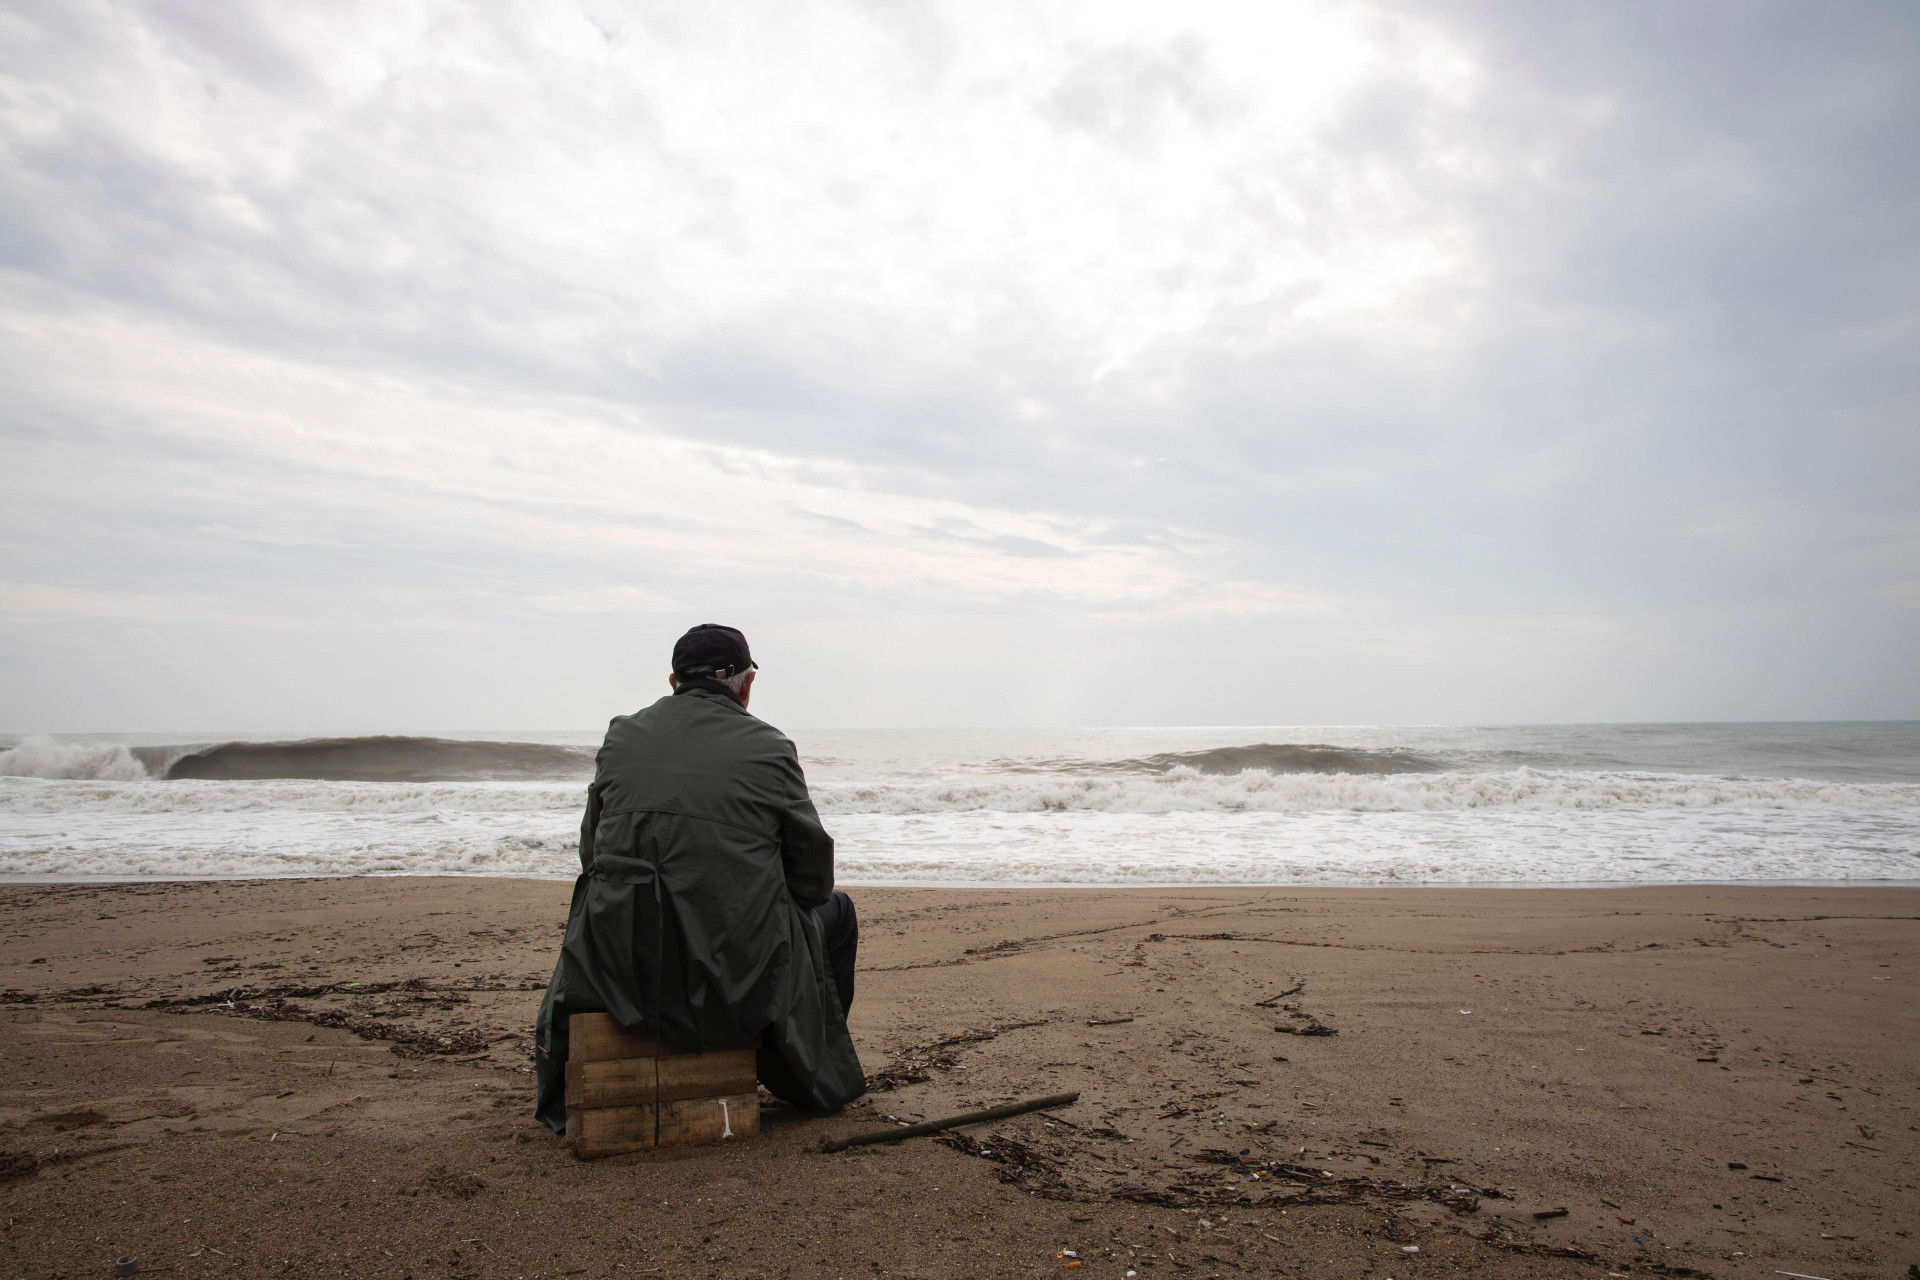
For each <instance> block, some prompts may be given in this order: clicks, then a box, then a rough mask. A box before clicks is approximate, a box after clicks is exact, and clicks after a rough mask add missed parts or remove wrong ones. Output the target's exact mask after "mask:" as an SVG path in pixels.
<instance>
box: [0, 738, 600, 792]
mask: <svg viewBox="0 0 1920 1280" xmlns="http://www.w3.org/2000/svg"><path fill="white" fill-rule="evenodd" d="M592 773H593V752H592V751H591V750H589V749H586V748H582V747H567V746H553V745H549V744H547V743H540V742H466V741H459V740H455V739H450V738H415V737H372V738H303V739H300V740H298V741H294V742H216V743H195V744H180V745H174V746H161V747H146V746H138V747H127V746H122V745H120V744H119V743H101V742H58V741H55V740H54V739H52V738H29V739H27V740H26V741H25V742H22V743H21V744H20V745H19V746H17V747H13V748H11V749H9V750H6V751H0V777H15V778H67V779H83V780H95V781H106V782H132V781H136V780H138V779H142V778H157V779H165V780H168V781H177V780H197V781H220V782H242V781H254V782H257V781H266V780H273V779H286V778H298V779H306V780H310V781H316V782H523V781H524V782H537V781H549V780H555V781H557V780H560V779H568V778H579V779H583V780H584V779H586V778H588V777H590V776H591V775H592Z"/></svg>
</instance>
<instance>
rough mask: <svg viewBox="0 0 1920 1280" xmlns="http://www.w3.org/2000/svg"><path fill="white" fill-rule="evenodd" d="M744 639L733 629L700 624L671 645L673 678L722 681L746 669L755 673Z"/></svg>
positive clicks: (756, 666) (710, 623)
mask: <svg viewBox="0 0 1920 1280" xmlns="http://www.w3.org/2000/svg"><path fill="white" fill-rule="evenodd" d="M759 666H760V664H759V663H757V662H755V661H754V660H753V653H752V651H751V650H749V649H748V648H747V638H746V636H744V635H742V634H741V633H740V631H739V630H738V629H737V628H735V627H723V626H721V625H720V624H719V623H717V622H703V623H701V624H700V625H699V626H697V627H693V628H690V629H689V630H688V631H687V634H685V635H683V636H681V637H680V638H679V639H678V640H676V641H675V642H674V645H673V674H674V675H676V676H711V677H713V678H714V679H715V680H725V679H728V678H729V677H732V676H736V675H739V674H740V673H741V672H742V671H745V670H747V669H748V668H754V669H758V668H759Z"/></svg>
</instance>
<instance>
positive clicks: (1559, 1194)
mask: <svg viewBox="0 0 1920 1280" xmlns="http://www.w3.org/2000/svg"><path fill="white" fill-rule="evenodd" d="M568 890H569V886H567V885H565V884H556V883H548V882H534V881H505V880H458V879H379V880H322V881H267V882H244V883H232V882H229V883H217V884H216V883H169V884H115V885H107V884H63V885H20V884H13V885H6V886H0V919H4V922H5V928H4V929H0V968H3V969H4V977H3V978H0V987H4V988H5V994H4V997H3V998H4V1004H0V1061H3V1062H4V1066H5V1073H4V1078H0V1152H3V1153H4V1155H0V1202H3V1203H0V1216H3V1217H4V1220H5V1223H4V1230H3V1231H0V1276H4V1277H6V1278H7V1280H11V1278H12V1277H15V1276H36V1277H41V1276H56V1277H58V1276H75V1277H78V1276H88V1275H109V1274H111V1264H112V1262H113V1260H114V1259H115V1258H116V1257H119V1256H121V1255H124V1254H134V1255H138V1257H139V1258H140V1261H141V1265H142V1268H143V1269H146V1270H150V1269H155V1268H160V1267H170V1268H172V1271H171V1272H170V1273H169V1280H185V1278H187V1277H193V1276H202V1275H205V1276H268V1275H283V1274H284V1275H308V1276H318V1275H325V1276H334V1275H341V1276H361V1275H366V1276H393V1277H404V1276H413V1277H422V1278H424V1277H429V1276H433V1277H486V1278H489V1280H491V1278H495V1277H532V1276H563V1275H580V1276H642V1275H659V1276H682V1275H687V1276H706V1275H712V1276H742V1277H744V1276H843V1277H844V1276H863V1277H864V1276H882V1275H887V1276H924V1277H948V1276H968V1277H974V1276H983V1277H984V1276H1002V1275H1023V1276H1024V1275H1034V1274H1052V1273H1059V1274H1062V1275H1066V1274H1069V1273H1071V1274H1075V1275H1085V1276H1113V1277H1124V1276H1125V1275H1126V1274H1127V1273H1128V1272H1129V1271H1132V1272H1136V1273H1137V1274H1138V1276H1140V1277H1156V1276H1157V1277H1170V1276H1191V1277H1204V1276H1222V1277H1230V1276H1236V1275H1286V1276H1294V1275H1298V1276H1313V1277H1347V1276H1355V1277H1357V1276H1375V1277H1398V1278H1399V1280H1412V1278H1414V1277H1423V1276H1451V1275H1456V1274H1468V1273H1471V1274H1472V1275H1474V1276H1477V1277H1489V1278H1491V1277H1506V1276H1514V1277H1519V1276H1588V1277H1598V1276H1604V1275H1606V1274H1608V1273H1609V1272H1612V1273H1614V1274H1625V1275H1633V1274H1641V1275H1644V1274H1648V1273H1653V1274H1660V1273H1662V1272H1663V1271H1664V1273H1665V1274H1707V1275H1712V1276H1727V1277H1732V1276H1771V1275H1773V1274H1774V1273H1775V1272H1776V1271H1777V1270H1785V1271H1792V1272H1799V1273H1803V1274H1808V1275H1814V1276H1822V1277H1830V1278H1832V1280H1841V1278H1842V1277H1847V1278H1852V1277H1863V1278H1864V1277H1896V1276H1905V1275H1907V1274H1908V1268H1909V1266H1910V1265H1913V1264H1916V1263H1920V1240H1917V1239H1916V1238H1915V1236H1914V1234H1913V1233H1914V1232H1915V1231H1916V1229H1920V1192H1916V1189H1915V1184H1916V1182H1917V1181H1920V1178H1916V1165H1915V1161H1916V1156H1920V1112H1916V1109H1915V1108H1916V1104H1920V1050H1916V1047H1915V1046H1916V1045H1920V1000H1917V999H1916V987H1915V979H1916V977H1920V892H1915V891H1911V890H1898V889H1806V888H1772V889H1752V888H1686V889H1641V890H1611V889H1590V890H1422V889H1400V890H1321V891H1280V890H1271V891H1263V890H1257V889H1215V890H1166V891H1158V890H1125V891H1114V890H1071V891H1069V890H1003V891H961V890H906V889H865V890H856V893H855V896H856V901H857V902H858V903H859V906H860V909H861V914H862V953H861V973H860V978H859V983H860V986H859V996H858V999H857V1001H856V1004H855V1008H854V1011H853V1018H852V1023H853V1028H854V1033H855V1039H856V1042H857V1044H858V1046H859V1049H860V1053H861V1057H862V1060H863V1061H864V1062H865V1064H866V1067H867V1070H868V1073H869V1077H870V1079H871V1080H872V1081H873V1082H874V1084H875V1088H876V1091H875V1092H874V1093H873V1094H872V1095H870V1097H869V1098H868V1099H866V1100H864V1101H863V1102H862V1103H860V1104H858V1105H857V1106H855V1107H853V1108H850V1109H849V1110H848V1111H847V1112H846V1113H844V1114H842V1115H839V1116H831V1117H819V1116H812V1115H805V1114H801V1113H798V1112H794V1111H791V1110H787V1109H785V1108H780V1107H772V1108H770V1109H768V1110H767V1112H766V1114H765V1130H764V1132H763V1133H762V1134H761V1135H760V1136H759V1137H757V1138H754V1139H751V1140H745V1141H739V1142H734V1143H729V1144H726V1145H724V1146H720V1147H712V1148H698V1149H678V1150H671V1151H661V1152H649V1153H639V1154H634V1155H628V1156H618V1157H614V1158H612V1159H608V1160H603V1161H598V1162H592V1163H581V1162H578V1161H575V1160H574V1159H573V1158H572V1157H571V1156H570V1155H569V1154H568V1153H567V1152H566V1150H565V1149H564V1148H563V1147H562V1146H561V1145H560V1143H559V1142H558V1140H557V1139H555V1138H554V1137H553V1136H552V1135H551V1134H549V1133H548V1132H547V1131H546V1130H545V1129H544V1128H542V1127H540V1126H538V1125H537V1124H535V1123H534V1121H533V1120H532V1117H531V1114H530V1111H531V1085H532V1077H531V1074H530V1072H529V1067H530V1058H529V1056H528V1052H529V1046H530V1037H529V1034H528V1033H529V1031H530V1028H531V1023H532V1019H533V1013H534V1009H535V1007H536V1005H537V1004H538V1001H539V998H540V990H541V988H542V987H543V986H544V983H545V979H546V975H547V972H548V969H549V968H550V966H551V964H552V959H553V950H554V947H555V945H556V943H557V940H558V938H559V934H560V930H561V927H562V924H563V921H564V916H565V912H566V906H567V897H568ZM354 984H358V985H354ZM1295 987H1297V988H1298V990H1297V991H1295V992H1294V993H1293V994H1281V993H1284V992H1286V991H1288V990H1289V989H1290V988H1295ZM1263 1001H1264V1002H1266V1003H1265V1004H1263V1003H1262V1002H1263ZM1314 1031H1322V1032H1331V1033H1333V1034H1297V1033H1300V1032H1314ZM1067 1089H1077V1090H1079V1091H1081V1095H1082V1096H1081V1100H1080V1102H1079V1103H1078V1104H1077V1105H1075V1106H1072V1107H1069V1108H1066V1109H1064V1110H1061V1111H1058V1112H1055V1113H1053V1115H1052V1117H1048V1116H1028V1117H1023V1118H1021V1119H1017V1120H1013V1121H1008V1122H1004V1123H1001V1124H997V1125H989V1126H985V1127H983V1128H980V1129H974V1130H968V1131H965V1133H964V1135H963V1136H961V1137H960V1138H957V1139H955V1140H954V1141H953V1142H952V1143H951V1144H943V1143H940V1142H937V1141H932V1140H926V1139H921V1140H915V1141H912V1142H909V1143H905V1144H902V1145H899V1146H885V1147H868V1148H862V1149H857V1150H854V1151H849V1152H846V1153H842V1154H837V1155H825V1154H822V1153H821V1152H820V1151H819V1150H818V1146H819V1143H820V1141H821V1139H823V1138H827V1137H832V1136H838V1135H843V1134H846V1133H851V1132H855V1131H859V1130H863V1129H866V1128H869V1127H871V1126H874V1125H876V1124H883V1123H885V1122H886V1119H885V1118H886V1117H898V1118H901V1119H920V1118H924V1117H929V1116H939V1115H944V1114H948V1113H951V1112H954V1111H959V1110H964V1109H969V1108H972V1107H977V1106H989V1105H993V1104H995V1103H998V1102H1002V1101H1005V1100H1008V1099H1011V1098H1016V1097H1025V1096H1033V1095H1039V1094H1047V1093H1055V1092H1060V1091H1062V1090H1067ZM1561 1209H1564V1210H1565V1211H1566V1212H1565V1214H1564V1215H1561V1216H1554V1217H1544V1218H1543V1217H1536V1216H1535V1215H1536V1214H1541V1213H1547V1212H1551V1211H1557V1210H1561ZM1068 1250H1071V1251H1072V1253H1073V1256H1071V1257H1069V1256H1066V1251H1068ZM1075 1263H1078V1264H1080V1265H1078V1266H1075V1265H1073V1264H1075Z"/></svg>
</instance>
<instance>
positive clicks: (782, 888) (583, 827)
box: [535, 623, 866, 1132]
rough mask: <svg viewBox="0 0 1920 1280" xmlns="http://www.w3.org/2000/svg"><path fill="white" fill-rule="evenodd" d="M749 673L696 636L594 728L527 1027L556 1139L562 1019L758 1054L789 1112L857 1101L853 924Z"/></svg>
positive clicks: (862, 1085) (712, 637)
mask: <svg viewBox="0 0 1920 1280" xmlns="http://www.w3.org/2000/svg"><path fill="white" fill-rule="evenodd" d="M758 669H759V664H758V663H756V662H754V660H753V655H752V653H751V652H750V651H749V650H748V648H747V638H746V637H745V636H744V635H742V634H741V633H740V632H738V631H736V630H735V629H733V628H732V627H722V626H718V625H715V624H712V623H706V624H703V625H701V626H697V627H694V628H693V629H692V630H690V631H688V632H687V633H686V634H685V635H684V636H681V637H680V640H679V642H678V643H677V644H675V645H674V647H673V674H672V675H670V676H669V677H668V678H667V685H668V687H669V688H670V689H672V691H673V692H672V694H671V695H670V696H668V697H665V698H662V699H660V700H659V701H658V702H656V703H654V704H653V705H652V706H650V707H647V708H646V709H645V710H642V711H639V712H636V713H635V714H633V715H630V716H618V717H616V718H615V719H614V720H613V722H612V723H611V724H610V725H609V726H608V727H607V738H606V742H605V744H604V745H603V746H601V748H600V754H599V755H598V756H597V757H595V765H594V776H593V785H592V786H591V787H590V788H588V790H587V812H586V817H585V819H584V820H583V821H582V822H581V824H580V865H581V869H582V874H581V876H580V878H579V879H578V880H576V881H575V882H574V887H573V906H572V908H571V911H570V913H569V915H568V918H567V934H566V941H565V942H564V943H562V944H561V948H560V960H559V963H558V964H557V965H555V966H554V970H553V979H552V981H551V982H550V983H548V985H547V997H546V999H545V1000H544V1001H542V1002H541V1005H540V1017H539V1021H538V1023H537V1026H536V1034H535V1063H536V1066H537V1070H538V1082H539V1098H538V1101H537V1104H536V1114H537V1115H538V1116H539V1118H540V1119H541V1120H544V1121H545V1122H546V1123H547V1124H549V1125H551V1126H552V1127H553V1129H554V1130H555V1131H556V1132H565V1130H566V1115H567V1112H566V1097H565V1092H566V1091H565V1065H564V1064H565V1062H566V1058H567V1018H568V1017H569V1016H570V1015H572V1014H575V1013H587V1012H595V1011H605V1012H607V1013H610V1014H612V1015H613V1017H614V1019H615V1020H616V1021H618V1022H619V1023H620V1025H621V1026H623V1027H625V1028H627V1029H628V1030H630V1031H638V1032H643V1033H646V1034H649V1035H653V1036H656V1037H657V1038H658V1039H659V1041H660V1042H661V1043H662V1044H663V1045H665V1046H666V1047H668V1048H671V1049H674V1050H677V1051H680V1052H686V1053H700V1052H704V1051H706V1050H708V1049H718V1048H728V1047H731V1046H735V1045H743V1044H753V1045H757V1046H758V1049H759V1054H758V1057H759V1073H760V1082H761V1083H762V1084H764V1085H766V1087H767V1088H768V1089H769V1090H771V1091H772V1092H773V1094H774V1095H775V1096H777V1097H779V1098H782V1099H784V1100H786V1101H787V1102H791V1103H793V1104H795V1105H797V1106H804V1107H814V1108H818V1109H821V1110H827V1111H831V1110H835V1109H837V1108H839V1107H842V1106H845V1105H846V1104H847V1103H849V1102H851V1101H853V1100H854V1099H855V1098H857V1097H859V1096H860V1095H861V1094H862V1093H864V1092H865V1091H866V1077H865V1076H864V1074H863V1073H862V1072H861V1069H860V1060H859V1058H857V1057H856V1056H855V1055H854V1051H853V1041H852V1040H851V1039H850V1038H849V1037H848V1035H847V1014H846V1011H847V1007H848V1006H849V1005H851V1004H852V1003H853V962H854V951H855V948H856V946H857V945H858V942H859V924H858V922H857V921H856V919H855V917H854V912H853V903H852V902H851V901H850V900H849V899H848V898H847V895H846V894H844V893H840V892H838V891H836V890H835V889H834V887H833V837H832V836H829V835H828V834H827V833H826V830H825V829H824V828H823V827H822V826H821V825H820V815H819V814H818V813H816V812H815V811H814V807H813V801H812V800H811V799H810V798H809V797H808V795H807V782H806V778H805V777H804V776H803V775H802V774H801V772H800V759H799V756H798V755H797V753H796V752H795V751H794V748H793V743H792V742H790V741H788V739H787V738H786V737H785V735H783V734H781V733H780V731H779V730H777V729H775V728H774V727H773V726H772V725H770V724H767V723H766V722H765V721H763V720H761V719H759V718H758V717H756V716H753V715H751V714H749V713H748V711H747V704H748V702H749V701H750V700H751V698H752V696H753V681H754V676H755V674H756V673H757V671H758Z"/></svg>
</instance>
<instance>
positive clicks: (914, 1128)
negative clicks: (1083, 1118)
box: [820, 1092, 1080, 1151]
mask: <svg viewBox="0 0 1920 1280" xmlns="http://www.w3.org/2000/svg"><path fill="white" fill-rule="evenodd" d="M1078 1101H1080V1095H1079V1093H1078V1092H1075V1093H1055V1094H1050V1095H1048V1096H1047V1097H1044V1098H1030V1099H1028V1100H1027V1101H1025V1102H1009V1103H1007V1104H1006V1105H1005V1106H1004V1107H990V1108H988V1109H987V1110H985V1111H969V1112H967V1113H966V1114H965V1115H959V1116H948V1117H947V1118H946V1119H944V1120H922V1121H921V1122H920V1123H919V1124H909V1125H902V1126H896V1127H895V1128H892V1129H873V1130H870V1131H868V1132H866V1133H856V1134H854V1135H853V1136H852V1137H851V1138H834V1139H832V1140H831V1141H829V1142H826V1143H824V1144H823V1145H822V1146H821V1148H820V1149H821V1150H822V1151H845V1150H846V1149H847V1148H848V1147H864V1146H868V1145H870V1144H872V1143H875V1142H898V1141H900V1140H901V1139H902V1138H918V1137H921V1136H923V1135H925V1134H929V1133H939V1132H940V1131H941V1130H942V1129H957V1128H959V1127H960V1126H961V1125H963V1124H985V1123H986V1122H987V1121H989V1120H1005V1119H1007V1118H1008V1117H1010V1116H1018V1115H1025V1114H1026V1113H1027V1112H1029V1111H1044V1110H1046V1109H1048V1108H1050V1107H1065V1106H1070V1105H1072V1104H1073V1103H1075V1102H1078Z"/></svg>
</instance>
